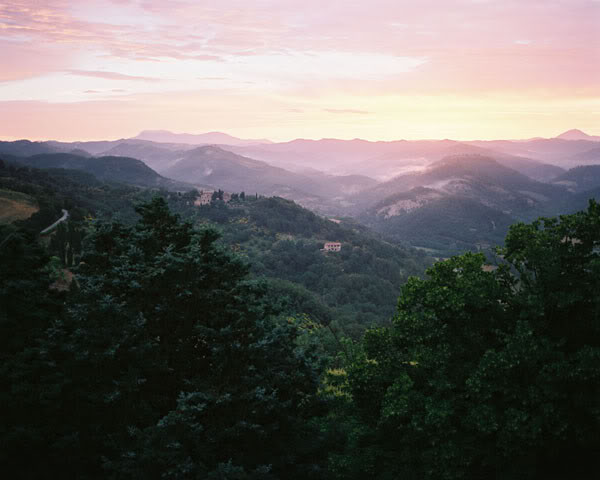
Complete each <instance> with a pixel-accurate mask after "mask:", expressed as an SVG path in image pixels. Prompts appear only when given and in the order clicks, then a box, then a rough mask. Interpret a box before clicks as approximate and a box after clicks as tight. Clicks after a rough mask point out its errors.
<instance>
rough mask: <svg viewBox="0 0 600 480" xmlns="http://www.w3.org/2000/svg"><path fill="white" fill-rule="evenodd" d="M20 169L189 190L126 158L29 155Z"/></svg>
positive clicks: (20, 159) (143, 164) (66, 154)
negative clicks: (59, 171)
mask: <svg viewBox="0 0 600 480" xmlns="http://www.w3.org/2000/svg"><path fill="white" fill-rule="evenodd" d="M17 161H18V162H19V163H21V164H23V165H29V166H32V167H36V168H64V169H71V170H81V171H84V172H87V173H90V174H92V175H94V176H95V177H96V178H98V179H99V180H101V181H112V182H122V183H127V184H130V185H136V186H142V187H154V188H165V189H168V190H191V189H192V188H194V187H193V186H192V185H190V184H186V183H183V182H177V181H174V180H171V179H169V178H165V177H163V176H162V175H159V174H158V173H156V172H155V171H154V170H152V169H151V168H150V167H148V166H147V165H146V164H145V163H144V162H142V161H141V160H137V159H135V158H128V157H114V156H107V157H82V156H79V155H73V154H70V153H54V154H43V155H33V156H31V157H27V158H19V159H17Z"/></svg>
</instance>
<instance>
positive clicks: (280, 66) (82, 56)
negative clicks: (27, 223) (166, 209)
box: [0, 0, 600, 140]
mask: <svg viewBox="0 0 600 480" xmlns="http://www.w3.org/2000/svg"><path fill="white" fill-rule="evenodd" d="M598 25H600V2H598V1H595V0H570V1H557V0H548V1H513V0H506V1H494V0H489V1H485V0H449V1H441V0H437V1H432V0H424V1H419V2H413V1H398V0H390V1H387V0H375V1H372V2H364V1H354V0H346V1H337V0H332V1H329V2H322V1H313V0H304V1H301V2H300V1H247V0H246V1H238V0H223V1H221V2H205V1H195V0H175V1H164V0H160V1H159V0H112V1H111V0H80V1H65V0H48V1H43V2H42V1H34V0H16V1H10V2H0V51H2V68H1V69H0V114H1V115H2V122H1V124H0V138H2V139H5V140H11V139H17V138H30V139H39V140H42V139H58V140H81V139H101V138H102V139H106V138H120V137H123V136H133V135H135V134H137V133H138V132H139V131H140V130H144V129H162V128H164V129H169V130H172V131H180V132H192V133H198V132H205V131H212V130H220V131H226V132H228V133H230V134H233V135H237V136H241V137H250V138H253V137H261V138H264V137H266V138H270V139H272V140H288V139H292V138H297V137H304V138H322V137H336V138H355V137H359V138H365V139H370V140H377V139H383V140H389V139H400V138H405V139H420V138H453V139H458V140H463V139H478V138H486V139H493V138H527V137H533V136H548V137H549V136H553V135H556V134H559V133H561V132H562V131H564V130H566V129H569V128H580V129H583V130H585V131H586V132H588V133H590V134H600V47H599V45H600V28H598ZM8 119H10V120H8Z"/></svg>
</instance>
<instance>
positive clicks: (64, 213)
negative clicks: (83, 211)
mask: <svg viewBox="0 0 600 480" xmlns="http://www.w3.org/2000/svg"><path fill="white" fill-rule="evenodd" d="M62 213H63V216H62V217H60V218H59V219H58V220H57V221H56V222H54V223H53V224H52V225H50V226H49V227H46V228H44V229H43V230H42V231H41V232H40V235H43V234H44V233H47V232H49V231H50V230H52V229H53V228H55V227H56V226H57V225H58V224H59V223H62V222H64V221H65V220H66V219H67V218H69V212H67V211H66V210H65V209H64V208H63V209H62Z"/></svg>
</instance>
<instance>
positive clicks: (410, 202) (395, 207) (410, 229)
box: [354, 155, 600, 252]
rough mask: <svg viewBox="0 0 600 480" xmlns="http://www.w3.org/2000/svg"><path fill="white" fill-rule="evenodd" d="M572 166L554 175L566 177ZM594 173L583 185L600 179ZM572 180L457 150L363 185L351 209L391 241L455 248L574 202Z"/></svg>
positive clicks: (483, 244) (491, 238)
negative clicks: (535, 174) (549, 179)
mask: <svg viewBox="0 0 600 480" xmlns="http://www.w3.org/2000/svg"><path fill="white" fill-rule="evenodd" d="M585 168H587V167H585ZM590 168H591V167H590ZM598 168H600V167H598ZM575 170H577V169H575ZM571 172H573V171H569V172H566V173H563V174H561V175H560V176H558V179H563V178H567V179H568V178H571V177H570V176H569V174H571ZM599 173H600V172H599ZM575 176H576V177H577V178H579V177H581V176H582V175H577V174H575ZM583 176H585V174H584V175H583ZM588 176H589V175H588ZM599 177H600V176H599ZM598 180H600V178H598V179H596V182H590V183H589V184H586V186H589V187H590V188H591V187H594V186H600V182H599V181H598ZM574 184H575V185H577V183H576V182H574ZM571 185H572V183H569V182H568V181H567V180H562V181H561V180H559V181H557V182H556V183H552V184H548V183H542V182H538V181H535V180H533V179H531V178H529V177H527V176H526V175H523V174H521V173H519V172H517V171H516V170H513V169H511V168H508V167H506V166H504V165H502V164H500V163H499V162H498V161H496V160H494V159H493V158H490V157H486V156H481V155H456V156H450V157H446V158H444V159H443V160H441V161H438V162H436V163H434V164H432V165H431V166H429V167H428V168H427V169H426V170H424V171H421V172H416V173H409V174H404V175H400V176H398V177H396V178H394V179H392V180H389V181H387V182H384V183H380V184H379V185H377V186H375V187H373V188H370V189H367V190H364V191H363V192H361V193H359V194H358V195H357V196H356V197H355V199H354V201H355V204H354V211H355V213H356V214H357V215H358V218H359V220H360V221H361V222H362V223H364V224H366V225H368V226H370V227H371V228H373V229H375V230H376V231H379V232H380V233H383V234H386V235H389V236H391V237H393V238H394V239H396V240H397V241H403V242H406V243H410V244H413V245H418V246H424V247H428V248H432V249H437V250H444V251H450V252H458V251H461V250H464V249H474V248H487V247H489V246H491V245H495V244H497V243H499V242H501V241H502V238H503V237H504V236H505V234H506V231H507V229H508V226H509V225H510V224H512V223H514V222H516V221H518V220H531V219H533V218H536V217H538V216H541V215H544V216H551V215H556V214H559V213H565V212H566V211H568V210H570V204H571V202H572V201H575V199H574V196H573V195H572V193H570V192H569V191H567V188H566V187H568V186H571ZM581 188H582V190H583V189H585V186H583V184H582V187H581ZM582 190H571V191H573V192H575V191H576V192H581V191H582ZM576 201H577V202H578V204H579V203H581V201H580V199H577V200H576Z"/></svg>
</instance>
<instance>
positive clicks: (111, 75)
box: [67, 70, 161, 82]
mask: <svg viewBox="0 0 600 480" xmlns="http://www.w3.org/2000/svg"><path fill="white" fill-rule="evenodd" d="M67 73H70V74H71V75H79V76H82V77H93V78H104V79H107V80H133V81H136V82H160V81H161V79H160V78H153V77H140V76H137V75H126V74H124V73H118V72H103V71H93V70H68V71H67Z"/></svg>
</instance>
